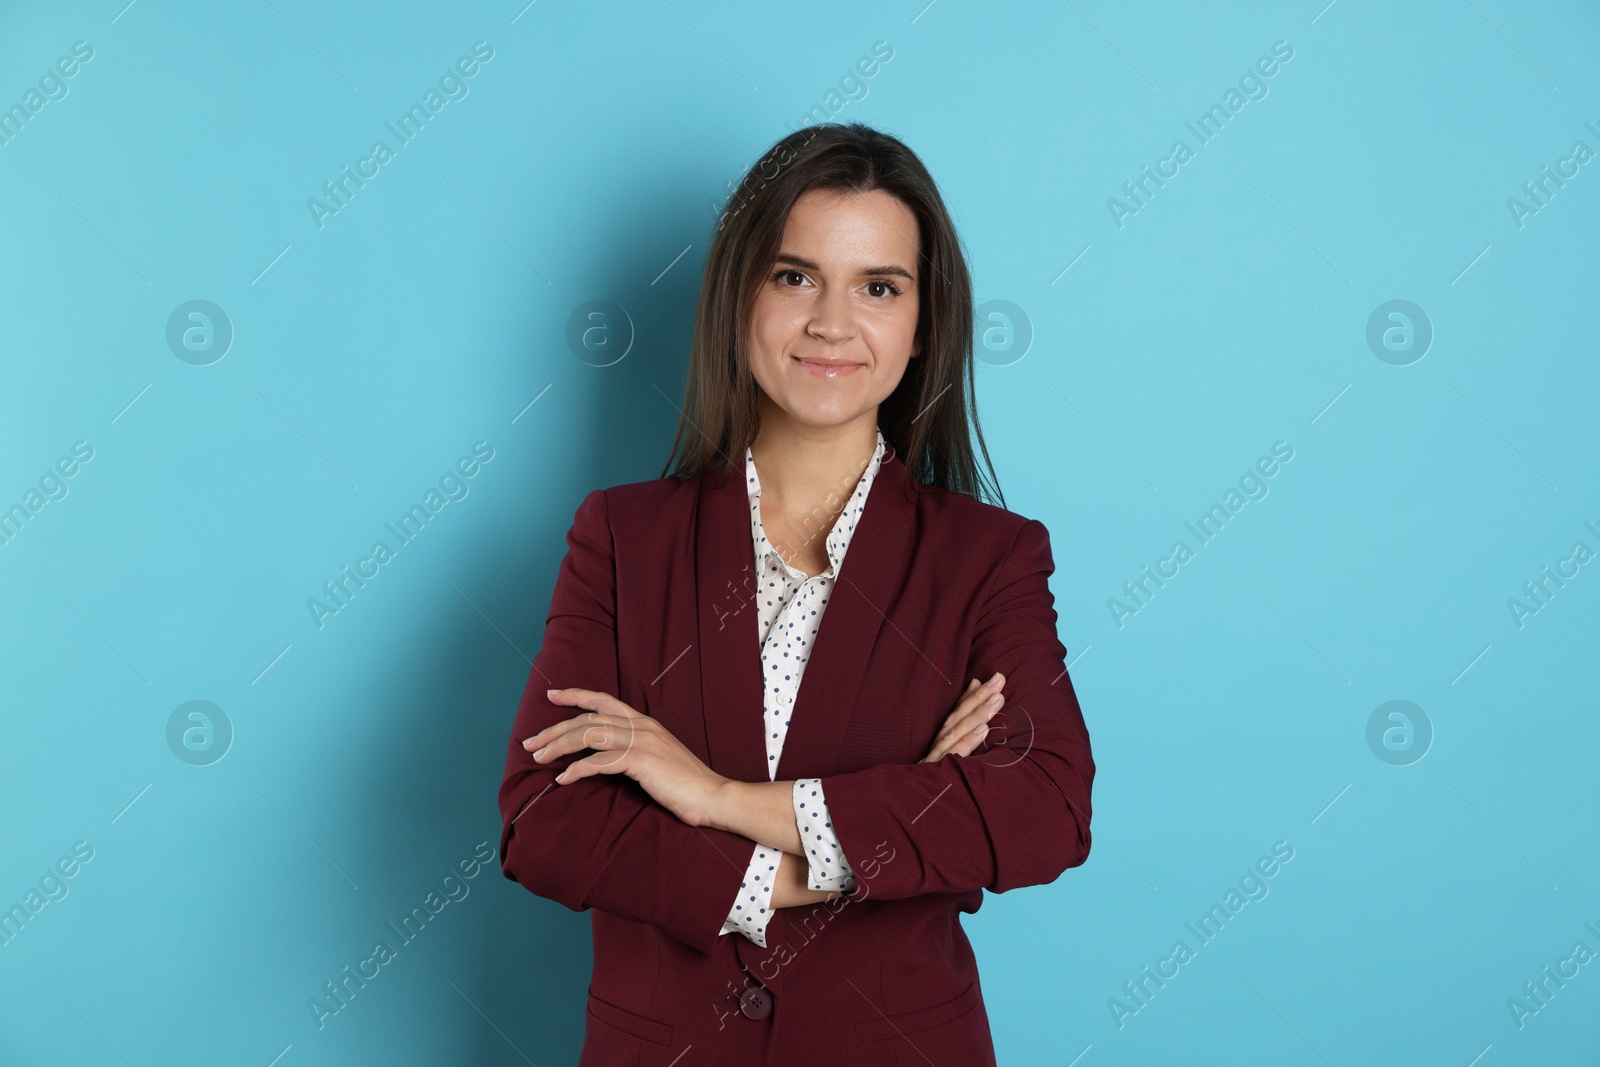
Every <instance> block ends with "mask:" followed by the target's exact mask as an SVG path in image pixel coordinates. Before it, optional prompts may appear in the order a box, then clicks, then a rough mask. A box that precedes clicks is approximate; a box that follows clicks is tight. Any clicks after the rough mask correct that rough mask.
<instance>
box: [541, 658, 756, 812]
mask: <svg viewBox="0 0 1600 1067" xmlns="http://www.w3.org/2000/svg"><path fill="white" fill-rule="evenodd" d="M547 695H548V697H549V699H550V703H552V704H562V705H567V706H570V707H575V708H585V709H587V712H586V714H583V715H578V716H576V717H574V718H571V719H566V720H563V721H562V722H558V723H556V724H555V725H554V726H547V727H545V728H544V729H543V730H540V731H539V732H538V733H536V734H534V735H533V736H532V737H530V738H528V739H527V740H526V741H524V742H522V747H523V748H525V749H527V750H528V751H529V752H532V753H533V758H534V760H535V762H538V763H549V762H550V761H551V760H553V759H556V758H557V757H560V756H564V755H567V754H568V753H571V752H577V751H580V750H582V749H593V750H594V754H593V755H592V756H587V757H585V758H583V759H580V760H576V761H574V762H573V763H572V764H570V765H569V766H568V767H567V768H566V769H565V770H563V771H562V772H561V773H560V774H558V775H557V776H556V781H557V782H559V783H560V784H562V785H571V784H572V783H573V782H576V781H577V780H578V779H580V778H587V777H588V776H589V775H591V774H626V775H627V776H628V777H629V778H632V779H633V780H634V781H636V782H638V783H639V784H640V785H641V786H643V787H644V790H645V792H647V793H649V794H650V795H651V796H652V797H654V798H655V800H656V802H657V803H658V804H660V805H661V806H662V807H664V808H666V809H667V810H668V811H670V812H672V814H673V815H675V816H677V817H678V820H679V821H680V822H683V823H686V824H688V825H689V826H708V825H710V823H709V817H710V814H711V811H712V807H713V798H714V797H715V795H716V794H717V792H718V790H719V789H720V787H721V786H722V785H723V783H725V782H727V781H728V779H726V778H724V777H723V776H722V775H720V774H718V773H717V772H715V771H713V770H712V769H711V768H710V767H707V766H706V765H705V764H704V763H701V762H700V760H699V758H698V757H696V756H695V754H694V753H693V752H690V751H689V750H688V749H687V748H685V747H684V745H683V742H681V741H679V740H678V739H677V738H676V737H674V736H673V735H672V731H670V730H668V729H667V728H666V727H665V726H662V725H661V724H660V723H659V722H657V721H656V720H655V719H652V718H651V717H650V716H648V715H642V714H640V713H639V712H637V711H635V710H633V709H632V708H630V707H629V706H628V705H626V704H624V703H623V702H622V701H620V700H618V699H617V698H616V697H614V696H611V695H610V694H609V693H601V692H597V691H595V690H592V689H552V690H550V691H549V693H548V694H547Z"/></svg>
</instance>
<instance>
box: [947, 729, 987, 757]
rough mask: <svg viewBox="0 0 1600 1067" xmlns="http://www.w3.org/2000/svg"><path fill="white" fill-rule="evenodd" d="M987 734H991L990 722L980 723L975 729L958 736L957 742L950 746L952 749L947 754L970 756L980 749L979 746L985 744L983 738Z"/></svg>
mask: <svg viewBox="0 0 1600 1067" xmlns="http://www.w3.org/2000/svg"><path fill="white" fill-rule="evenodd" d="M987 736H989V724H988V723H979V724H978V725H977V726H976V727H974V728H973V729H971V730H968V731H967V732H966V733H964V734H962V735H961V736H960V737H958V738H956V741H955V744H953V745H951V746H950V751H949V752H948V753H947V755H951V756H970V755H972V754H973V753H974V752H976V751H977V750H978V746H979V745H981V744H983V739H984V738H985V737H987Z"/></svg>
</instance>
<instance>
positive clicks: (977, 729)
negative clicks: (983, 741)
mask: <svg viewBox="0 0 1600 1067" xmlns="http://www.w3.org/2000/svg"><path fill="white" fill-rule="evenodd" d="M988 731H989V726H988V724H987V723H979V724H978V725H977V726H974V727H973V728H972V732H973V733H974V734H977V735H978V736H979V737H982V736H983V735H984V734H985V733H987V732H988Z"/></svg>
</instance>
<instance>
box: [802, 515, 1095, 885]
mask: <svg viewBox="0 0 1600 1067" xmlns="http://www.w3.org/2000/svg"><path fill="white" fill-rule="evenodd" d="M1054 570H1055V564H1054V562H1053V561H1052V559H1051V555H1050V535H1049V532H1048V531H1047V530H1046V529H1045V526H1044V524H1043V523H1041V522H1039V521H1038V520H1037V519H1029V520H1028V521H1027V522H1026V523H1025V524H1024V525H1023V527H1022V529H1021V530H1019V531H1018V533H1017V539H1016V541H1015V542H1014V544H1013V545H1012V547H1011V549H1010V551H1009V552H1008V554H1007V556H1006V558H1005V560H1004V561H1003V562H1002V563H1001V564H1000V566H999V568H998V569H997V570H996V571H995V572H994V575H993V576H992V578H991V580H990V583H989V587H988V589H987V591H986V593H985V595H984V600H983V605H982V608H981V609H980V614H979V617H978V620H977V623H976V628H975V631H974V636H973V640H972V647H971V652H970V655H969V658H968V661H967V666H966V671H965V673H963V674H962V676H961V677H960V678H959V679H957V681H958V683H962V684H964V683H965V681H966V679H968V678H978V679H987V678H989V677H990V676H991V675H993V674H994V672H995V671H1002V672H1004V674H1005V677H1006V682H1005V689H1004V692H1005V695H1006V703H1005V705H1004V706H1003V707H1002V708H1001V711H1000V714H999V715H997V716H996V717H995V719H994V720H992V721H991V722H990V732H989V734H988V736H987V737H986V738H985V741H984V745H983V746H981V747H980V748H979V749H978V750H976V751H974V752H973V754H972V755H970V756H966V757H961V756H946V757H945V758H943V759H941V760H938V761H937V762H934V763H914V764H902V763H886V764H879V765H877V766H873V767H868V768H865V769H863V770H859V771H853V772H851V773H848V774H839V775H833V776H831V777H824V778H823V779H822V782H823V786H824V788H825V789H826V791H827V797H828V809H829V813H830V814H831V816H832V821H833V828H834V830H835V831H836V832H837V834H838V836H839V841H840V843H841V844H842V845H843V846H844V852H845V855H847V856H852V857H857V859H856V862H855V873H856V883H857V884H856V888H855V890H854V892H853V893H851V894H848V896H849V897H852V898H854V897H867V896H870V897H875V898H882V899H886V900H893V899H897V898H902V897H910V896H916V895H919V894H923V893H961V892H970V891H971V890H974V889H978V888H984V889H988V890H990V891H991V892H994V893H1003V892H1005V891H1006V890H1008V889H1015V888H1017V887H1018V886H1028V885H1043V884H1045V883H1047V882H1052V881H1054V880H1055V879H1056V878H1057V877H1059V876H1060V875H1061V873H1062V872H1063V871H1065V870H1066V869H1067V868H1069V867H1075V866H1077V865H1079V864H1081V863H1083V862H1084V860H1086V859H1087V858H1088V855H1089V841H1090V835H1089V815H1090V807H1089V792H1090V787H1091V785H1092V784H1093V781H1094V761H1093V759H1092V757H1091V755H1090V751H1089V734H1088V730H1087V728H1086V727H1085V725H1084V721H1083V715H1082V712H1081V711H1080V710H1079V708H1078V699H1077V695H1076V694H1075V693H1074V691H1073V688H1072V681H1071V679H1070V678H1068V677H1067V670H1066V665H1065V661H1066V648H1065V647H1064V646H1063V645H1062V644H1061V640H1060V638H1059V637H1058V636H1057V634H1056V612H1055V606H1054V601H1053V599H1052V597H1051V594H1050V587H1049V582H1048V578H1049V576H1050V574H1051V573H1052V572H1053V571H1054ZM872 856H876V857H877V862H874V863H872V864H869V866H868V869H866V870H864V869H863V867H862V860H861V859H860V857H872Z"/></svg>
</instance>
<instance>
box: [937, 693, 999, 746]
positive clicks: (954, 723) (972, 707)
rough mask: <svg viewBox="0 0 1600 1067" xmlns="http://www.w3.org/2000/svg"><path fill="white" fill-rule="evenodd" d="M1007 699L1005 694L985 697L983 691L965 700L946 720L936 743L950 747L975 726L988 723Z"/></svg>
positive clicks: (993, 694)
mask: <svg viewBox="0 0 1600 1067" xmlns="http://www.w3.org/2000/svg"><path fill="white" fill-rule="evenodd" d="M1005 699H1006V698H1005V694H1004V693H991V694H989V695H988V696H987V697H985V696H984V694H983V693H982V692H981V691H980V692H978V693H974V694H970V695H969V696H967V697H965V698H963V699H962V701H961V703H960V704H959V705H957V706H956V710H955V711H953V712H951V713H950V717H949V718H948V719H946V720H945V725H944V729H942V730H941V731H940V732H939V736H938V738H936V740H935V743H937V744H943V745H945V746H946V747H948V746H949V744H950V742H952V741H953V740H955V739H956V738H958V737H961V736H963V735H965V734H966V733H968V732H969V731H971V729H972V728H973V727H974V726H977V725H978V724H979V723H983V722H988V721H989V720H990V719H991V718H993V717H994V714H995V712H997V711H999V710H1000V708H1001V706H1002V705H1004V704H1005ZM991 701H992V702H993V703H991Z"/></svg>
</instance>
